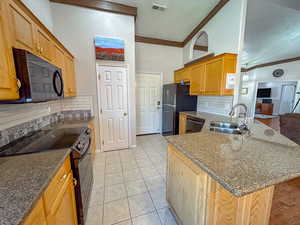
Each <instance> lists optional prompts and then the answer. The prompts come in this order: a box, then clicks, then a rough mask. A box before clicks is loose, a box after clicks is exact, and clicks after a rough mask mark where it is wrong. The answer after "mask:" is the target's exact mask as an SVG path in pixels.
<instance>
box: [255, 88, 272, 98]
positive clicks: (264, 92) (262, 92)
mask: <svg viewBox="0 0 300 225" xmlns="http://www.w3.org/2000/svg"><path fill="white" fill-rule="evenodd" d="M271 90H272V89H271V88H259V89H258V90H257V98H270V97H271Z"/></svg>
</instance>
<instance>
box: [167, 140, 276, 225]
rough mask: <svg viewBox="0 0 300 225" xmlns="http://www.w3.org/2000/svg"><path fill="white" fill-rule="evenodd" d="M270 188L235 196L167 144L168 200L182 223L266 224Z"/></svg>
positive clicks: (267, 222) (269, 207)
mask: <svg viewBox="0 0 300 225" xmlns="http://www.w3.org/2000/svg"><path fill="white" fill-rule="evenodd" d="M273 191H274V186H271V187H268V188H265V189H263V190H260V191H257V192H254V193H251V194H248V195H245V196H242V197H236V196H234V195H233V194H231V193H230V192H228V191H227V190H226V189H225V188H223V187H222V186H221V185H220V184H219V183H218V182H216V181H215V180H214V179H212V178H211V177H210V176H209V175H208V173H206V172H205V171H203V170H202V169H200V167H199V166H197V165H196V164H195V163H194V162H193V161H191V160H190V159H188V158H187V157H186V156H185V155H184V154H183V153H182V152H181V151H179V150H178V149H176V148H175V147H174V146H173V145H169V146H168V170H167V201H168V202H169V204H170V206H171V211H172V212H173V214H174V215H175V217H176V219H177V222H178V223H179V224H181V225H269V218H270V212H271V206H272V198H273Z"/></svg>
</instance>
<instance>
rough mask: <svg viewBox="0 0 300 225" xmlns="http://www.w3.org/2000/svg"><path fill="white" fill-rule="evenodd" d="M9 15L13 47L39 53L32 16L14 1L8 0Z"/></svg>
mask: <svg viewBox="0 0 300 225" xmlns="http://www.w3.org/2000/svg"><path fill="white" fill-rule="evenodd" d="M8 17H9V23H10V26H9V28H10V31H11V38H12V41H13V43H12V45H13V47H15V48H20V49H25V50H27V51H30V52H32V53H37V51H36V50H37V49H36V42H35V28H36V27H35V24H34V22H33V21H32V20H31V18H30V17H29V16H28V15H26V14H25V13H24V12H23V11H22V10H21V8H20V7H18V6H17V5H16V4H15V3H14V2H13V1H8Z"/></svg>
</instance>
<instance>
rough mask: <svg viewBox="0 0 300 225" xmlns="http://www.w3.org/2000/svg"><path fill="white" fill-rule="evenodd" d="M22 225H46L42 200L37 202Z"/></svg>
mask: <svg viewBox="0 0 300 225" xmlns="http://www.w3.org/2000/svg"><path fill="white" fill-rule="evenodd" d="M23 225H47V220H46V216H45V212H44V206H43V200H42V199H40V200H39V201H38V203H37V204H36V206H35V207H34V208H33V210H32V211H31V213H30V214H29V216H28V217H27V218H26V220H25V222H24V224H23Z"/></svg>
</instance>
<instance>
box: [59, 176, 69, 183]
mask: <svg viewBox="0 0 300 225" xmlns="http://www.w3.org/2000/svg"><path fill="white" fill-rule="evenodd" d="M66 178H67V174H65V175H63V176H62V177H61V178H60V179H59V181H58V183H62V182H64V181H65V179H66Z"/></svg>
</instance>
